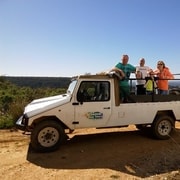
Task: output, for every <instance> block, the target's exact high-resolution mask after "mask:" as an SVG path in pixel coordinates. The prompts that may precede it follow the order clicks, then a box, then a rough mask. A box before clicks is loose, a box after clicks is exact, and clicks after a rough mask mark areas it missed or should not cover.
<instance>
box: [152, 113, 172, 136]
mask: <svg viewBox="0 0 180 180" xmlns="http://www.w3.org/2000/svg"><path fill="white" fill-rule="evenodd" d="M174 127H175V122H174V120H173V118H171V117H170V116H159V117H157V118H156V120H155V121H154V122H153V124H152V132H153V135H154V136H155V137H156V138H158V139H169V138H170V134H171V133H172V131H173V129H174Z"/></svg>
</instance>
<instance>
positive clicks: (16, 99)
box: [0, 77, 67, 129]
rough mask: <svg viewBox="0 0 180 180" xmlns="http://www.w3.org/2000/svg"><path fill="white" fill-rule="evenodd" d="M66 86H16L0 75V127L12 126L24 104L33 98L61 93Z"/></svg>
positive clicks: (20, 113) (64, 90)
mask: <svg viewBox="0 0 180 180" xmlns="http://www.w3.org/2000/svg"><path fill="white" fill-rule="evenodd" d="M66 89H67V87H64V88H62V87H61V88H54V87H38V88H32V87H28V86H17V85H15V84H13V83H12V82H10V81H8V80H7V79H6V78H4V77H0V129H3V128H12V127H14V125H15V122H16V121H17V119H18V118H19V117H20V116H21V115H22V113H23V110H24V107H25V105H26V104H28V103H29V102H31V101H32V100H33V99H37V98H41V97H47V96H53V95H58V94H63V93H65V92H66Z"/></svg>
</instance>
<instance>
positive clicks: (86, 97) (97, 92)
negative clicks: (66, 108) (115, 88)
mask: <svg viewBox="0 0 180 180" xmlns="http://www.w3.org/2000/svg"><path fill="white" fill-rule="evenodd" d="M109 99H110V83H109V82H108V81H83V82H82V83H81V85H80V87H79V90H78V93H77V101H80V102H91V101H109Z"/></svg>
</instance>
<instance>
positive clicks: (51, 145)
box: [16, 73, 180, 152]
mask: <svg viewBox="0 0 180 180" xmlns="http://www.w3.org/2000/svg"><path fill="white" fill-rule="evenodd" d="M118 84H119V77H118V76H117V74H116V73H110V74H106V75H81V76H78V77H76V78H74V79H72V81H71V83H70V85H69V88H68V89H67V93H66V94H62V95H57V96H53V97H47V98H41V99H37V100H33V101H32V102H31V103H30V104H28V105H27V106H26V107H25V110H24V113H23V115H22V116H21V117H20V118H19V119H18V120H17V122H16V125H17V128H18V129H20V130H23V131H27V132H31V146H32V148H33V149H34V150H36V151H39V152H48V151H53V150H56V149H57V148H58V147H59V146H60V144H61V143H62V142H63V141H64V140H65V139H67V137H68V136H67V134H66V133H65V132H66V131H65V130H66V129H69V130H70V131H73V130H75V129H80V128H110V127H124V126H128V125H136V127H137V128H138V129H141V128H146V127H147V126H148V127H150V128H151V131H152V135H153V136H154V137H155V138H158V139H168V138H169V137H170V135H171V133H172V132H173V129H174V128H175V122H176V121H180V95H173V94H171V95H164V96H162V95H157V94H153V95H135V94H132V95H130V99H131V102H129V103H121V101H120V97H119V94H120V93H119V91H120V90H119V85H118Z"/></svg>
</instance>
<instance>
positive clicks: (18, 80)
mask: <svg viewBox="0 0 180 180" xmlns="http://www.w3.org/2000/svg"><path fill="white" fill-rule="evenodd" d="M4 78H5V79H6V80H8V81H9V82H11V83H13V84H15V85H17V86H21V87H22V86H25V87H31V88H43V87H49V88H67V87H68V85H69V83H70V80H71V78H70V77H21V76H18V77H16V76H5V77H4Z"/></svg>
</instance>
